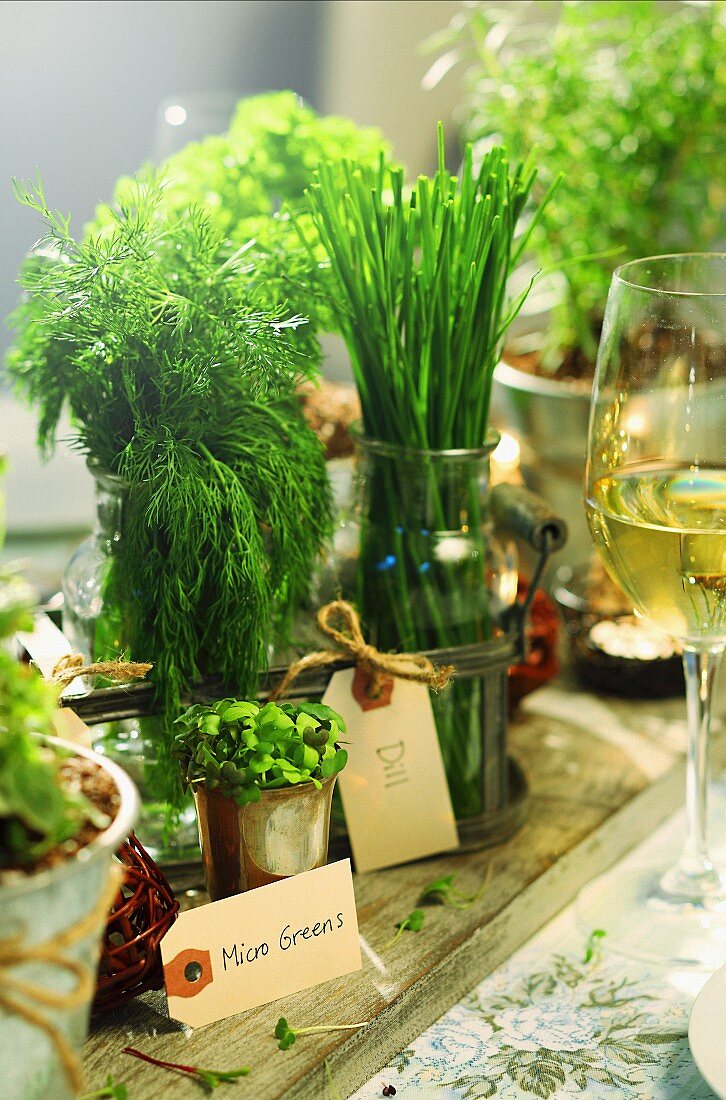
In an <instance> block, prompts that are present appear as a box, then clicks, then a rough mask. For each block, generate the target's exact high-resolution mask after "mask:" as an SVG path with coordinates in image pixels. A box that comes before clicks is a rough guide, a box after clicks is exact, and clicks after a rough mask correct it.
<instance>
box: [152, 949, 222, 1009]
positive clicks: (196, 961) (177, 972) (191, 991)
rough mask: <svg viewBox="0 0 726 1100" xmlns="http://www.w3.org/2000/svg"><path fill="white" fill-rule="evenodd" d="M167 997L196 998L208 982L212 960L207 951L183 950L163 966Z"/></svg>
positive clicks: (211, 979) (209, 980)
mask: <svg viewBox="0 0 726 1100" xmlns="http://www.w3.org/2000/svg"><path fill="white" fill-rule="evenodd" d="M164 980H165V982H166V995H167V997H196V995H197V993H201V991H202V990H203V989H205V988H206V987H207V986H208V985H209V984H210V982H213V981H214V975H213V974H212V958H211V956H210V954H209V952H208V951H204V950H202V949H197V948H194V947H188V948H185V950H184V951H180V952H179V954H178V955H175V956H174V958H173V959H172V960H171V962H168V963H166V965H165V966H164Z"/></svg>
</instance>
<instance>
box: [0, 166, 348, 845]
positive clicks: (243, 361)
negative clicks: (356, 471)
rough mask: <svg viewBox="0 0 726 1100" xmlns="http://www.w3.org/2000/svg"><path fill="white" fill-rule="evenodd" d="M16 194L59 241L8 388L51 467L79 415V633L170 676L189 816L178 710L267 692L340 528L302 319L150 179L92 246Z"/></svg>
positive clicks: (163, 705) (74, 631) (43, 269)
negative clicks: (188, 697) (197, 697)
mask: <svg viewBox="0 0 726 1100" xmlns="http://www.w3.org/2000/svg"><path fill="white" fill-rule="evenodd" d="M16 190H17V195H18V198H19V199H20V201H21V202H22V203H24V204H26V205H28V206H30V207H31V208H33V209H34V210H36V211H37V212H38V213H39V214H40V215H41V217H42V218H43V220H44V222H45V227H46V236H45V237H44V238H43V241H42V242H41V245H40V246H39V247H38V248H37V249H36V250H35V251H34V253H33V255H32V256H31V258H30V259H29V260H28V262H27V263H26V265H25V267H24V269H23V272H22V274H21V278H20V281H21V284H22V286H23V287H24V289H25V292H26V299H25V301H24V302H23V303H22V304H21V306H20V307H19V309H18V311H17V312H16V314H15V317H14V325H15V329H16V339H15V345H14V347H13V349H12V350H11V353H10V357H9V371H10V374H11V376H12V377H13V378H14V379H15V380H16V381H17V383H18V385H19V387H20V389H21V391H22V392H23V393H24V394H25V395H26V396H27V397H29V398H30V399H31V400H32V401H33V402H34V403H35V404H36V405H37V406H38V408H39V412H40V426H39V441H40V444H41V446H42V447H43V449H44V450H46V451H47V450H50V449H52V447H53V445H54V441H55V438H54V437H55V429H56V425H57V422H58V417H59V414H60V412H61V410H62V409H64V408H68V409H69V410H70V413H71V415H72V418H73V423H74V427H75V433H76V439H75V442H76V445H77V446H78V447H79V448H80V449H82V450H83V451H84V452H85V453H86V454H87V456H88V463H89V467H90V469H91V471H92V473H93V474H94V476H95V477H96V480H97V485H98V525H97V530H96V532H95V535H94V536H93V538H92V539H91V540H90V541H89V542H88V543H86V544H85V545H84V546H82V547H81V548H80V550H79V551H78V553H77V555H76V557H75V558H74V559H73V560H72V562H71V564H70V566H69V569H68V572H67V575H66V580H65V584H64V590H65V597H66V611H65V617H64V625H65V627H66V630H67V632H68V633H69V635H70V638H71V641H72V644H73V645H74V646H75V648H77V649H79V650H80V651H81V652H82V653H84V655H85V656H86V657H88V658H91V659H93V660H102V659H104V658H109V657H118V656H119V655H120V654H126V655H128V656H131V657H133V655H135V654H138V655H139V656H140V655H141V654H143V657H144V659H145V660H146V659H148V660H152V661H153V662H154V674H153V675H154V678H155V681H154V682H155V688H156V701H157V706H158V709H159V711H160V718H159V720H157V721H155V723H154V724H153V726H152V725H151V724H150V723H148V722H145V723H144V729H143V730H142V735H143V736H144V737H146V736H147V735H148V738H149V740H148V741H147V742H146V743H145V749H144V752H145V755H144V758H143V763H144V765H145V782H146V784H147V791H148V793H149V794H150V795H151V794H153V795H155V796H156V798H158V797H161V798H164V799H167V800H168V801H169V802H170V803H171V804H172V805H174V806H177V807H178V806H179V805H180V800H181V796H182V792H181V786H180V783H179V779H178V769H176V768H174V767H172V768H170V767H168V766H165V763H166V764H168V760H169V753H170V748H171V744H172V741H173V737H174V732H173V729H172V724H173V721H174V719H175V718H176V716H177V715H178V714H179V712H180V709H181V698H182V695H183V694H184V693H185V692H189V691H190V690H191V688H192V686H193V684H195V683H196V682H197V681H199V680H202V679H203V678H205V677H209V676H216V677H218V678H219V679H220V680H221V682H222V683H223V684H224V685H229V686H230V687H232V688H233V689H235V690H239V691H240V692H242V693H244V694H245V695H247V694H253V693H254V692H255V691H256V690H257V683H258V674H259V671H260V669H261V668H264V666H265V663H266V659H267V654H268V650H269V646H270V644H271V640H272V637H273V634H274V631H275V627H276V625H277V624H279V622H280V620H284V619H285V617H286V616H287V615H288V614H289V610H290V609H291V608H292V607H293V606H294V605H295V603H296V601H297V599H298V598H299V597H300V595H301V593H303V592H304V591H305V590H306V587H307V585H308V583H309V578H310V574H311V570H312V565H313V562H314V560H315V558H316V555H317V554H318V551H319V550H320V548H321V547H322V545H323V543H324V541H325V538H326V536H327V533H328V530H329V527H330V513H331V500H330V490H329V486H328V481H327V477H326V472H325V462H324V455H323V451H322V447H321V445H320V443H319V441H318V440H317V439H316V437H315V435H314V433H313V432H312V431H311V430H310V428H309V427H308V426H307V425H306V423H305V422H304V420H303V417H302V414H301V412H300V408H299V403H298V400H297V397H296V386H297V384H298V382H299V380H300V379H301V378H302V377H304V376H305V375H306V374H309V373H310V371H311V370H312V367H311V364H310V360H309V359H308V358H307V357H306V356H305V354H304V352H303V349H302V348H301V347H300V346H299V345H298V342H297V341H298V332H299V330H301V328H304V321H303V319H302V318H300V317H298V316H296V315H293V314H291V312H290V311H289V310H288V308H287V307H286V306H285V304H284V303H282V304H280V305H278V306H276V307H274V308H268V306H267V305H266V302H267V298H266V299H265V301H262V300H261V299H260V292H259V287H257V286H256V285H255V268H254V264H252V265H251V264H250V261H249V258H248V256H247V254H246V251H245V249H244V248H237V247H236V246H234V245H232V244H231V243H230V242H229V241H227V240H226V239H225V238H224V237H223V236H222V235H221V234H220V233H219V232H218V231H217V230H215V228H214V227H213V225H212V224H211V222H210V221H209V219H208V218H207V216H206V215H205V214H204V213H202V212H201V211H200V210H199V209H198V208H189V209H187V210H185V211H183V212H169V211H167V210H166V208H165V205H164V198H165V190H164V184H163V181H161V180H160V179H158V178H156V177H154V176H149V177H144V178H143V179H139V180H137V181H136V183H135V184H134V185H133V187H132V188H131V191H130V192H129V193H128V194H127V197H126V201H125V202H124V203H123V204H121V205H118V206H114V207H113V208H110V207H109V208H108V210H107V212H106V219H105V224H104V225H103V227H102V228H101V229H99V231H98V232H97V233H87V234H86V235H85V236H83V237H82V238H81V239H80V240H75V239H74V238H73V237H72V235H71V232H70V229H69V224H68V219H67V218H65V217H63V216H62V215H60V214H59V213H57V212H55V211H53V210H51V209H50V208H49V206H48V204H47V202H46V200H45V196H44V195H43V192H42V189H41V188H40V187H37V188H33V187H25V186H20V185H18V186H17V188H16ZM139 743H141V744H144V742H143V740H142V739H141V738H139V737H136V738H135V739H134V741H133V744H134V745H138V744H139ZM125 747H126V748H128V746H124V744H123V743H122V744H120V746H118V747H117V751H118V753H119V758H120V759H123V756H124V748H125ZM114 748H115V746H114V745H111V746H108V745H106V750H107V751H114ZM157 763H159V764H160V766H156V765H157ZM152 813H154V814H155V817H154V818H153V819H152ZM155 821H158V814H156V811H155V803H154V802H153V801H152V802H151V808H150V813H149V817H148V818H147V820H146V823H145V824H144V825H142V828H141V834H142V837H143V838H144V841H145V843H147V844H148V845H149V847H150V848H151V850H152V854H154V855H155V857H156V858H159V857H160V855H161V858H162V859H164V858H168V856H169V849H168V848H167V849H164V846H163V844H162V841H161V838H160V836H159V834H160V832H161V830H160V829H159V832H158V833H157V834H156V836H154V837H153V838H150V836H149V835H148V830H150V829H151V827H152V825H153V824H154V823H155ZM160 849H161V852H160Z"/></svg>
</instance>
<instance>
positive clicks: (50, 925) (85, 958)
mask: <svg viewBox="0 0 726 1100" xmlns="http://www.w3.org/2000/svg"><path fill="white" fill-rule="evenodd" d="M48 740H49V742H50V743H51V744H54V745H58V746H61V747H63V748H65V749H67V750H68V751H69V752H71V753H74V754H76V755H79V756H84V757H86V758H87V759H89V760H93V761H95V762H96V763H97V764H98V765H99V766H100V767H101V768H103V770H104V771H105V772H106V773H107V774H108V775H110V776H111V778H112V779H113V781H114V783H115V784H116V787H117V788H118V791H119V794H120V797H121V805H120V807H119V811H118V813H117V814H116V817H115V819H114V820H113V822H112V823H111V824H110V825H109V827H108V828H107V829H106V830H105V831H104V832H102V833H100V834H99V835H98V836H97V837H96V838H95V839H94V840H93V841H91V843H90V844H88V845H87V846H86V847H85V848H82V849H81V850H80V851H79V852H78V853H77V854H76V855H75V856H73V857H72V858H70V859H67V860H65V861H63V862H61V863H58V864H57V865H56V866H55V867H51V868H49V869H48V870H43V871H39V872H37V873H36V874H30V875H28V874H24V873H19V872H4V873H3V874H0V937H1V938H2V939H5V938H6V937H9V936H20V937H22V938H23V940H24V942H25V944H27V945H28V946H35V945H41V944H44V943H45V942H47V941H48V940H50V939H51V938H52V937H54V936H57V935H58V934H59V933H61V932H63V931H64V930H65V929H70V928H72V927H73V926H74V925H76V924H78V923H79V922H80V921H82V920H83V918H84V917H85V916H86V915H87V914H88V913H90V912H91V911H92V910H93V909H94V908H95V907H96V906H97V905H98V904H99V899H100V898H101V896H102V894H103V892H104V891H105V890H106V888H107V884H108V875H109V866H110V863H111V859H112V857H113V854H114V852H115V851H116V849H117V848H118V847H119V846H120V844H121V843H122V841H123V840H125V838H126V837H127V836H128V834H129V833H130V832H131V831H132V829H133V826H134V822H135V821H136V816H137V812H138V796H137V793H136V788H135V787H134V785H133V783H132V782H131V780H130V779H129V777H128V776H127V775H126V773H125V772H124V771H122V770H121V768H119V767H117V766H116V765H115V764H113V763H111V761H109V760H106V759H104V758H103V757H101V756H98V755H97V754H96V753H93V752H91V751H90V750H89V749H85V748H82V747H80V746H78V745H73V744H70V743H67V742H62V741H56V740H55V739H53V738H49V739H48ZM104 926H105V925H104V921H103V920H100V921H99V923H98V927H97V928H95V929H94V930H93V932H91V933H89V934H88V935H86V936H85V937H83V939H81V940H80V941H79V942H78V943H73V944H72V945H70V946H68V947H67V948H64V949H63V950H64V953H66V954H67V955H68V956H69V957H70V958H72V959H74V960H75V961H77V962H79V963H81V965H82V966H84V967H87V968H88V969H89V970H90V971H91V972H92V973H94V974H95V971H96V967H97V965H98V955H99V946H100V940H101V933H102V931H103V928H104ZM12 977H13V978H14V979H16V980H17V981H21V982H27V983H30V984H32V985H33V986H39V987H41V988H42V989H44V990H47V991H48V992H49V993H63V992H68V991H70V990H72V989H73V988H75V983H76V978H75V976H74V975H72V974H71V973H69V972H68V971H66V970H64V969H61V968H60V967H58V966H55V965H53V964H52V963H49V962H39V961H36V962H29V963H24V964H21V965H19V966H16V967H13V968H12ZM94 984H95V983H94ZM93 991H94V990H93V986H92V988H91V990H90V992H89V997H88V1000H87V1001H86V1002H84V1003H83V1004H79V1005H76V1006H75V1007H73V1008H68V1009H61V1008H57V1007H47V1006H44V1005H38V1006H37V1010H38V1011H39V1012H42V1013H43V1014H47V1015H48V1016H49V1018H50V1019H51V1021H52V1023H53V1025H54V1026H55V1027H56V1028H57V1029H58V1030H59V1031H60V1032H61V1033H62V1035H63V1036H64V1037H65V1038H66V1039H67V1040H68V1042H69V1043H70V1044H71V1046H72V1048H73V1050H74V1051H75V1052H76V1053H77V1055H78V1056H79V1057H80V1055H81V1051H82V1049H83V1044H84V1042H85V1040H86V1036H87V1034H88V1021H89V1017H90V1010H91V1000H92V998H93ZM30 1007H32V1008H35V1007H36V1006H35V1005H34V1004H32V1003H31V1004H30ZM0 1078H2V1082H3V1096H4V1097H5V1100H49V1098H50V1097H52V1098H53V1100H68V1098H70V1097H72V1096H73V1095H74V1094H73V1091H72V1089H71V1086H70V1083H69V1081H68V1079H67V1077H66V1075H65V1073H64V1071H63V1068H62V1066H61V1062H60V1059H59V1057H58V1054H57V1052H56V1049H55V1046H54V1045H53V1043H52V1041H51V1039H50V1038H49V1036H48V1035H47V1034H46V1033H45V1032H44V1031H43V1030H41V1029H40V1028H38V1027H36V1026H35V1025H34V1024H31V1023H29V1022H28V1021H27V1020H24V1019H23V1018H22V1017H20V1016H18V1015H16V1014H12V1013H9V1012H8V1011H6V1010H4V1009H3V1008H2V1007H0Z"/></svg>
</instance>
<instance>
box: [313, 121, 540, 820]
mask: <svg viewBox="0 0 726 1100" xmlns="http://www.w3.org/2000/svg"><path fill="white" fill-rule="evenodd" d="M341 172H342V177H343V185H342V186H341ZM536 178H537V173H536V170H535V168H534V165H533V164H532V163H531V162H529V163H526V164H521V163H520V164H510V162H509V159H508V157H507V155H506V152H505V150H504V149H502V148H499V147H497V148H495V149H493V150H491V151H490V152H489V153H488V154H487V156H486V157H485V158H484V159H483V161H482V163H481V166H480V168H478V169H476V170H475V169H474V167H473V159H472V150H471V148H467V150H466V153H465V156H464V163H463V167H462V170H461V174H460V176H459V177H456V176H453V175H452V174H451V173H450V172H448V171H447V169H446V166H445V163H444V135H443V129H442V128H439V166H438V171H437V173H436V175H435V176H434V177H433V178H431V179H429V178H427V177H425V176H421V177H420V178H419V179H418V181H417V183H416V185H415V187H413V188H412V189H411V190H410V191H409V190H407V189H406V187H405V185H404V176H403V172H402V171H401V170H400V169H390V168H388V167H387V165H386V164H385V162H384V160H383V159H381V161H380V164H379V166H378V168H377V169H375V170H374V169H371V168H369V167H368V166H367V165H365V164H357V163H349V162H345V163H344V164H343V166H342V168H341V166H339V165H335V166H330V165H327V164H326V165H323V166H321V168H320V170H319V172H318V173H317V174H316V179H315V182H314V183H313V184H312V186H311V187H310V188H309V190H308V200H309V208H310V213H311V216H312V220H313V223H314V225H315V228H316V231H317V234H318V236H319V238H320V241H321V244H322V246H323V248H324V249H325V252H326V254H327V257H328V264H329V292H330V298H329V306H330V309H331V311H332V312H333V313H334V315H335V318H336V323H337V326H338V328H339V330H340V331H341V332H342V334H343V336H344V337H345V340H346V343H347V346H348V350H349V352H350V357H351V362H352V365H353V373H354V376H355V380H356V384H357V387H358V391H359V394H360V400H361V406H362V412H363V424H364V430H365V436H366V438H367V440H373V441H375V446H376V447H377V452H376V453H375V454H373V456H372V458H371V460H370V461H369V464H368V468H367V474H366V483H367V488H366V498H365V502H364V503H363V504H362V515H361V559H360V567H359V577H358V581H359V591H358V594H357V602H358V605H359V607H360V608H361V611H362V613H363V618H364V621H365V624H366V630H367V632H368V636H370V637H371V639H372V641H373V644H375V645H376V646H378V648H380V649H401V648H403V649H406V650H412V651H418V650H425V649H439V648H443V649H448V648H450V647H455V646H462V645H472V644H478V643H481V642H483V641H485V640H486V639H487V638H489V637H491V633H492V628H493V624H492V620H491V615H490V611H489V606H488V594H487V576H486V569H487V559H488V545H487V534H486V531H485V528H484V521H485V519H486V515H485V502H483V501H482V492H481V485H480V481H481V478H482V477H484V478H486V470H485V469H483V468H482V465H481V461H482V459H481V449H483V448H485V447H486V445H487V444H488V443H491V440H490V438H489V437H488V419H489V402H490V394H491V386H492V376H493V372H494V367H495V366H496V363H497V361H498V359H499V355H500V351H501V346H502V341H503V339H504V336H505V333H506V331H507V329H508V326H509V325H510V323H511V321H512V320H513V318H514V317H515V316H516V314H517V311H518V309H519V308H520V307H521V305H522V303H523V301H524V298H525V296H526V291H525V293H522V294H520V295H519V296H518V297H516V298H515V300H514V301H510V300H509V298H508V280H509V276H510V274H511V272H512V270H513V269H514V268H515V266H516V265H517V264H518V263H519V260H520V257H521V255H522V253H523V251H524V249H525V248H526V245H527V242H528V239H529V236H530V235H531V233H532V232H533V231H534V230H535V229H536V226H537V221H538V217H541V215H542V211H543V209H544V207H545V205H546V202H547V200H548V198H549V194H550V193H551V191H552V190H553V189H554V185H552V187H551V188H550V189H549V191H548V193H547V195H546V196H545V198H544V199H543V201H542V203H541V204H540V206H539V208H538V210H537V211H536V212H535V213H534V215H533V216H532V217H530V220H529V225H528V227H527V229H526V230H524V231H523V232H520V230H521V226H520V221H521V218H522V215H523V213H524V211H525V208H526V207H527V203H528V201H529V199H530V196H531V194H532V190H533V187H534V185H535V182H536ZM365 442H366V441H365V440H364V441H363V443H364V447H365ZM449 450H455V451H461V450H466V451H472V452H475V453H474V455H473V457H472V455H469V458H468V460H467V459H466V456H465V457H463V458H459V459H457V458H456V456H453V460H452V461H449V460H448V459H446V458H445V457H444V458H443V459H442V460H441V461H439V460H438V458H437V456H438V455H439V453H440V452H445V451H449ZM477 456H479V457H477ZM484 461H486V459H484ZM457 462H458V465H457ZM462 516H466V517H467V518H466V520H465V521H464V520H462ZM452 533H455V534H457V538H456V539H451V538H450V536H451V534H452ZM446 543H448V545H445V544H446ZM433 704H434V709H435V713H436V721H437V731H438V735H439V741H440V744H441V749H442V753H443V757H444V763H445V766H446V773H447V778H448V782H449V789H450V791H451V794H452V799H453V804H454V809H455V811H456V813H457V815H458V816H460V817H469V816H473V815H475V814H477V813H479V812H480V811H481V808H482V774H483V766H484V762H483V760H482V753H481V749H480V747H479V746H480V743H481V722H482V707H483V688H482V683H481V681H480V680H477V679H472V680H468V681H460V682H458V683H457V682H454V684H453V685H452V686H451V687H450V688H448V689H447V690H446V691H445V692H442V693H441V694H440V695H437V696H434V699H433Z"/></svg>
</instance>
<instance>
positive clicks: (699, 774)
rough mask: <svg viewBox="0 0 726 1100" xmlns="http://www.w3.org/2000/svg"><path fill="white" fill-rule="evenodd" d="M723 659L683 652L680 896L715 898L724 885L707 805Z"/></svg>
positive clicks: (718, 652) (709, 652) (717, 652)
mask: <svg viewBox="0 0 726 1100" xmlns="http://www.w3.org/2000/svg"><path fill="white" fill-rule="evenodd" d="M722 655H723V648H713V649H695V648H693V647H691V646H687V647H686V648H685V649H684V652H683V667H684V670H685V676H686V710H687V716H688V749H687V758H686V841H685V844H684V847H683V853H682V855H681V858H680V861H679V863H678V868H677V871H676V874H675V876H673V877H674V878H675V880H676V881H675V882H674V881H671V883H670V884H668V885H669V886H670V889H671V890H672V891H673V892H677V893H681V892H684V893H689V894H696V895H698V894H703V895H704V896H705V895H708V894H712V893H713V891H714V890H715V889H717V888H718V887H719V885H720V883H719V879H718V876H717V874H716V872H715V870H714V866H713V863H712V862H711V858H710V856H709V854H708V805H707V803H708V782H709V773H710V752H709V727H710V723H711V694H712V691H713V684H714V680H715V678H716V672H717V670H718V666H719V663H720V660H721V657H722ZM666 877H668V876H666ZM678 880H680V884H681V889H679V888H678ZM664 885H665V884H664ZM666 888H668V886H667V887H666ZM684 888H685V889H684Z"/></svg>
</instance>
